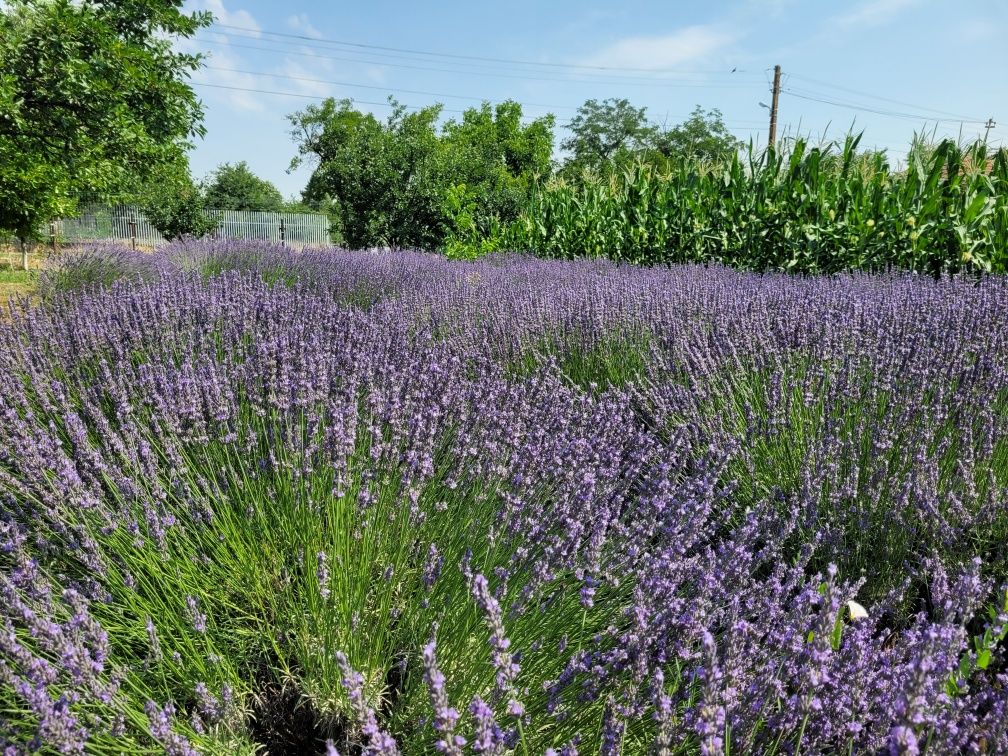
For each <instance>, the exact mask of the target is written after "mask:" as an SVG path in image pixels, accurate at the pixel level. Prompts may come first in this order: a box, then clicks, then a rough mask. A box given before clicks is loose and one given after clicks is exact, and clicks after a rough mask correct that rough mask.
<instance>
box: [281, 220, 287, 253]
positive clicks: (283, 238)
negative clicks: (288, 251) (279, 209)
mask: <svg viewBox="0 0 1008 756" xmlns="http://www.w3.org/2000/svg"><path fill="white" fill-rule="evenodd" d="M286 231H287V226H285V225H284V219H283V218H281V219H280V246H281V247H286V246H287V238H286Z"/></svg>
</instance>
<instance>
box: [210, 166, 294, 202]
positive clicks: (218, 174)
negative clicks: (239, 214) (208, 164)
mask: <svg viewBox="0 0 1008 756" xmlns="http://www.w3.org/2000/svg"><path fill="white" fill-rule="evenodd" d="M204 201H205V203H206V206H207V207H208V208H211V209H213V210H253V211H260V212H280V211H282V210H284V209H285V206H284V200H283V195H282V194H280V190H279V189H277V188H276V187H275V186H273V184H271V183H270V182H269V181H266V180H265V179H261V178H259V177H258V176H256V175H255V174H254V173H252V171H251V169H250V168H249V167H248V163H246V162H245V161H244V160H243V161H241V162H240V163H236V164H235V165H231V164H230V163H221V165H219V166H218V167H217V170H216V171H214V172H213V173H212V174H211V175H210V177H209V178H208V179H207V181H206V187H205V189H204Z"/></svg>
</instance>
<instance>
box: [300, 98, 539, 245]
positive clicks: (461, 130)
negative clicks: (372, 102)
mask: <svg viewBox="0 0 1008 756" xmlns="http://www.w3.org/2000/svg"><path fill="white" fill-rule="evenodd" d="M392 103H393V105H394V109H393V112H392V114H391V115H390V116H389V118H388V119H387V120H386V121H385V122H381V121H379V120H378V119H376V118H375V117H374V116H373V115H370V114H365V113H361V112H360V111H357V110H355V109H354V108H353V103H352V102H351V101H350V100H340V101H336V100H332V99H329V100H326V101H325V102H323V103H322V104H321V105H310V106H308V107H307V108H305V110H303V111H300V112H297V113H294V114H292V115H291V116H290V121H291V123H292V125H293V126H294V129H293V131H292V136H293V138H294V140H295V142H296V143H297V145H298V153H299V154H298V157H296V158H295V159H294V161H293V162H292V165H294V166H297V165H300V164H301V163H302V162H304V161H306V160H309V159H310V160H312V161H313V162H314V163H315V166H316V167H315V170H314V172H313V174H312V176H311V179H310V180H309V182H308V186H307V188H306V189H305V191H304V194H303V197H304V200H305V202H306V203H308V204H309V205H310V206H312V207H314V208H318V209H320V210H323V211H324V212H327V213H329V214H330V217H332V218H333V219H334V227H335V228H336V229H337V231H338V233H339V234H340V235H341V236H342V239H343V240H344V241H345V243H346V244H347V245H348V246H350V247H354V248H361V247H371V246H392V247H421V248H425V249H462V248H464V247H465V246H466V240H468V239H471V238H475V237H479V238H481V239H486V238H491V237H492V235H493V230H494V229H495V228H497V227H499V225H500V224H501V223H507V222H510V221H512V220H513V219H514V218H516V217H517V216H518V213H519V212H520V211H521V209H522V207H523V206H524V204H525V203H526V201H527V199H528V196H529V193H530V191H531V188H532V186H533V185H534V184H535V182H536V177H537V176H539V175H544V174H546V173H548V171H549V169H550V155H551V149H552V140H553V119H552V117H551V116H547V117H545V118H540V119H537V120H535V121H533V122H532V123H531V124H529V125H527V126H526V125H523V124H522V123H521V106H520V105H518V104H517V103H514V102H504V103H501V104H499V105H497V106H496V108H491V106H490V105H489V104H484V105H483V106H482V107H480V108H470V109H469V110H467V111H466V112H465V114H464V115H463V117H462V119H461V121H449V122H448V123H446V124H445V125H444V127H443V128H440V129H439V128H438V125H437V123H438V118H439V116H440V113H441V106H440V105H435V106H431V107H428V108H424V109H422V110H420V111H417V112H414V113H410V112H408V111H407V110H406V108H405V107H403V106H402V105H399V104H398V103H396V102H395V101H394V100H393V101H392Z"/></svg>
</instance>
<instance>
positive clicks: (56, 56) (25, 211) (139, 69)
mask: <svg viewBox="0 0 1008 756" xmlns="http://www.w3.org/2000/svg"><path fill="white" fill-rule="evenodd" d="M182 5H183V0H129V1H128V2H123V1H122V0H8V2H7V3H6V4H5V5H4V6H3V8H2V10H0V72H2V73H0V230H3V231H6V232H12V233H15V234H18V235H19V236H22V237H24V236H30V235H32V234H33V232H34V231H35V230H36V229H37V228H38V226H39V225H40V224H42V223H44V222H45V221H46V220H48V219H49V218H51V217H52V216H54V215H58V214H61V213H66V212H69V211H71V210H72V208H73V206H74V204H75V201H76V199H77V198H79V197H80V196H82V195H86V196H89V197H93V198H96V199H98V198H104V199H116V198H119V195H121V194H122V193H124V192H128V191H131V190H132V189H133V188H135V187H137V186H140V185H142V183H143V182H144V181H146V180H149V179H150V178H152V177H155V176H157V174H158V172H159V171H160V170H162V169H163V168H164V166H173V165H176V164H177V163H178V161H179V159H180V158H182V157H184V152H185V149H186V147H187V146H188V143H187V140H188V139H190V138H192V137H194V136H197V135H202V133H203V128H202V125H201V123H202V117H203V111H202V108H201V106H200V103H199V100H198V99H197V97H196V95H195V94H194V93H193V91H192V89H191V87H190V86H189V85H188V83H187V82H186V78H187V77H188V75H189V73H190V72H191V71H193V70H195V69H196V68H197V67H198V66H199V62H200V58H199V56H198V55H190V54H186V53H180V52H177V51H176V50H175V49H174V48H173V42H174V40H176V39H177V38H179V37H188V36H191V35H192V34H194V33H195V32H196V30H197V29H199V28H200V27H202V26H206V25H207V24H209V23H210V21H211V16H210V14H208V13H190V14H186V13H183V12H182V10H181V7H182Z"/></svg>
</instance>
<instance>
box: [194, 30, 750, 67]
mask: <svg viewBox="0 0 1008 756" xmlns="http://www.w3.org/2000/svg"><path fill="white" fill-rule="evenodd" d="M214 26H219V27H222V28H225V29H235V30H237V31H243V32H252V33H253V34H256V35H259V34H267V35H269V36H272V37H286V38H288V39H297V40H302V41H306V42H310V43H313V44H330V45H343V46H346V47H358V48H362V49H368V50H383V51H388V52H396V53H407V54H409V55H425V56H432V57H438V58H454V59H456V60H478V61H484V62H489V63H504V64H507V65H522V66H543V67H548V68H580V69H587V70H593V71H632V72H636V73H697V74H709V75H725V76H731V75H732V73H745V71H741V72H729V71H725V70H723V69H691V70H688V69H672V68H666V69H662V68H630V67H626V66H593V65H588V64H581V63H550V62H545V61H535V60H520V59H516V58H493V57H487V56H482V55H461V54H458V53H442V52H435V51H431V50H413V49H409V48H403V47H387V46H385V45H371V44H364V43H362V42H349V41H346V40H339V39H327V38H325V37H312V36H309V35H306V34H288V33H284V32H275V31H265V30H263V29H253V28H251V27H247V26H236V25H234V24H221V23H216V24H214Z"/></svg>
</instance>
